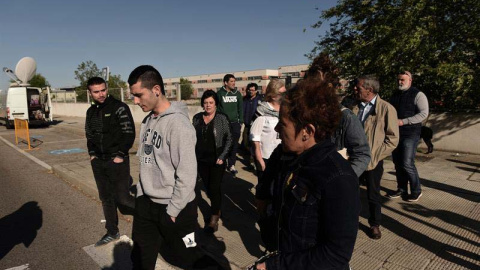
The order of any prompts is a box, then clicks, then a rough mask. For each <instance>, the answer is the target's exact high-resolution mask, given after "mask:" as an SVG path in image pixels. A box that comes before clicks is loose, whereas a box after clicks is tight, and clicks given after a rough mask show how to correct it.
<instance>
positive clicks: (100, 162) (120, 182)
mask: <svg viewBox="0 0 480 270" xmlns="http://www.w3.org/2000/svg"><path fill="white" fill-rule="evenodd" d="M91 164H92V170H93V175H94V177H95V182H96V183H97V189H98V195H99V197H100V201H102V207H103V214H104V216H105V220H106V223H105V229H107V233H108V234H110V235H114V234H117V233H118V214H117V207H118V209H119V210H120V212H121V213H122V214H127V215H133V210H134V208H135V198H134V197H133V196H131V195H130V192H129V190H128V189H129V187H130V159H129V158H128V157H125V158H124V159H123V162H122V163H114V162H113V159H100V158H94V159H93V160H91Z"/></svg>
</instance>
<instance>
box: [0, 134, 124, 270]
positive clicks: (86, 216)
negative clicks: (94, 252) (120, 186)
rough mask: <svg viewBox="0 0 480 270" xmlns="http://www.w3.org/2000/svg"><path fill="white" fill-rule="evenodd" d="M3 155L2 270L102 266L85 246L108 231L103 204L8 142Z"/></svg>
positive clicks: (0, 209)
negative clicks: (90, 255) (25, 266)
mask: <svg viewBox="0 0 480 270" xmlns="http://www.w3.org/2000/svg"><path fill="white" fill-rule="evenodd" d="M0 130H1V132H0V134H1V135H5V134H7V133H11V132H12V131H5V130H4V129H3V128H0ZM0 153H1V154H0V184H1V187H0V198H2V199H1V203H0V269H9V268H13V267H18V266H22V265H25V264H29V267H30V269H99V266H98V265H97V264H96V263H95V261H94V260H92V258H91V257H89V256H88V255H87V253H86V252H85V251H84V250H82V248H83V247H86V246H89V245H91V244H93V243H94V242H95V241H96V240H98V239H99V238H100V237H101V236H102V235H103V234H104V233H105V230H104V225H103V224H102V223H100V220H101V219H103V214H102V211H101V209H102V208H101V206H100V203H99V202H98V201H96V200H94V199H92V198H90V197H87V196H85V195H84V194H82V193H81V192H80V191H78V190H77V189H75V188H73V187H72V186H70V185H69V184H67V183H66V182H65V181H63V180H61V179H60V178H59V177H57V176H55V175H53V174H51V173H49V172H48V171H47V170H45V169H44V168H43V167H41V166H39V165H37V164H36V163H33V162H32V161H31V160H30V159H28V158H26V157H25V156H24V155H22V154H21V153H19V152H18V151H16V150H14V149H12V148H11V147H9V146H7V145H6V144H5V143H4V142H2V141H0ZM120 230H121V232H123V233H127V235H129V234H130V224H129V223H128V222H127V221H125V220H121V221H120Z"/></svg>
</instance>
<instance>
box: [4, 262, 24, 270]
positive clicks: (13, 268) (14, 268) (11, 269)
mask: <svg viewBox="0 0 480 270" xmlns="http://www.w3.org/2000/svg"><path fill="white" fill-rule="evenodd" d="M29 269H30V268H29V267H28V263H27V264H24V265H20V266H17V267H12V268H8V269H5V270H29Z"/></svg>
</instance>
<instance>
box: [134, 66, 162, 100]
mask: <svg viewBox="0 0 480 270" xmlns="http://www.w3.org/2000/svg"><path fill="white" fill-rule="evenodd" d="M138 81H140V82H141V85H142V87H144V88H147V89H149V90H152V88H153V87H154V86H155V85H159V86H160V90H161V91H162V95H165V87H164V85H163V78H162V75H160V72H158V70H156V69H155V68H154V67H152V66H150V65H142V66H139V67H137V68H135V69H134V70H133V71H132V72H131V73H130V76H128V84H129V85H134V84H136V83H137V82H138Z"/></svg>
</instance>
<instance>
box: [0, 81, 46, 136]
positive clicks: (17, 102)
mask: <svg viewBox="0 0 480 270" xmlns="http://www.w3.org/2000/svg"><path fill="white" fill-rule="evenodd" d="M44 92H45V91H42V89H40V88H37V87H22V86H19V87H10V88H9V89H8V91H7V92H6V93H3V91H2V92H1V93H0V122H2V123H4V124H5V126H6V127H7V128H9V129H10V128H13V127H14V119H15V118H18V119H24V120H28V122H29V123H30V124H34V125H35V124H46V123H47V121H48V119H49V117H50V115H49V114H50V107H49V106H48V102H47V101H48V94H47V93H48V92H49V91H48V90H47V91H46V92H47V93H44Z"/></svg>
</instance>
